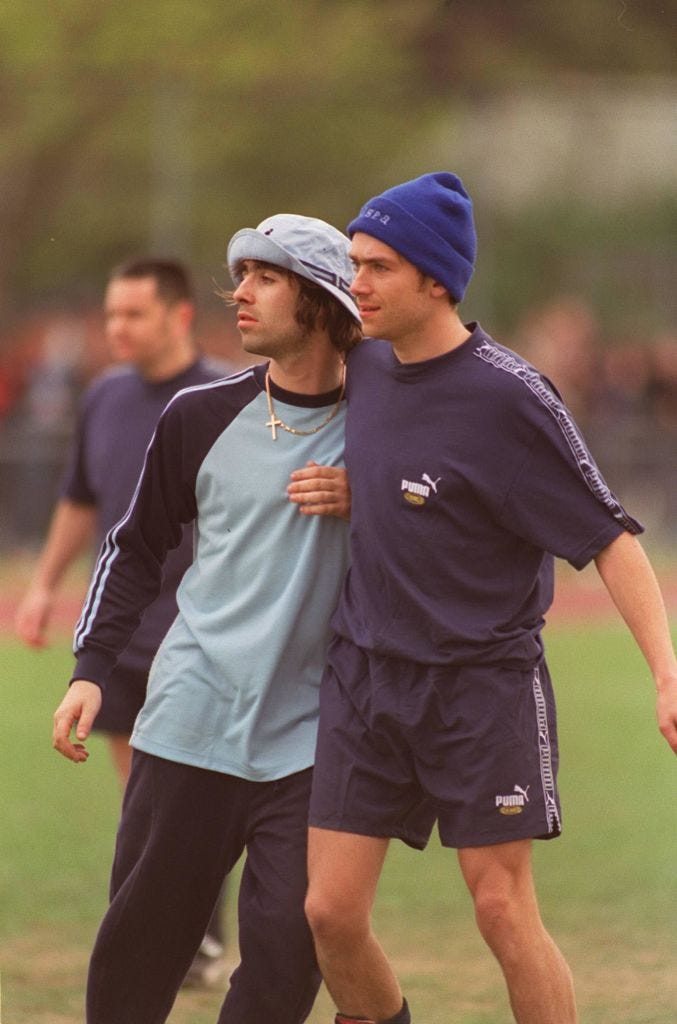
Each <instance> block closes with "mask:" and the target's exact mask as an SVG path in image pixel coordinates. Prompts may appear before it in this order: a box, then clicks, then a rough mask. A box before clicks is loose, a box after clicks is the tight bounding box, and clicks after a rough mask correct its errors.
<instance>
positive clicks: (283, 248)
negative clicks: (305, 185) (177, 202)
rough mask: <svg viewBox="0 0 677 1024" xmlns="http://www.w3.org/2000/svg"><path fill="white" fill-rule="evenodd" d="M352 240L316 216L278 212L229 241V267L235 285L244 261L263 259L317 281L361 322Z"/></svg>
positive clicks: (240, 232)
mask: <svg viewBox="0 0 677 1024" xmlns="http://www.w3.org/2000/svg"><path fill="white" fill-rule="evenodd" d="M349 248H350V242H349V240H348V239H347V238H346V236H345V235H344V234H343V233H342V232H341V231H339V230H338V229H337V228H335V227H332V225H331V224H327V223H326V221H323V220H319V219H318V218H317V217H302V216H301V215H300V214H296V213H276V214H275V215H274V216H272V217H267V218H266V220H262V221H261V223H260V224H259V225H258V227H256V228H242V230H241V231H237V232H236V233H235V234H234V235H233V237H232V238H231V240H230V242H229V243H228V255H227V257H226V259H227V262H228V270H229V271H230V276H231V277H232V279H233V281H234V282H235V284H236V285H238V284H239V283H240V281H241V280H242V274H241V271H240V263H241V261H242V260H261V261H262V262H264V263H271V264H273V265H274V266H276V267H284V269H285V270H292V271H293V272H294V273H295V274H299V275H300V276H301V277H305V278H307V279H308V280H309V281H314V282H315V284H318V285H320V287H322V288H325V289H326V290H327V291H328V292H330V293H331V294H332V295H333V296H334V298H336V299H338V301H339V302H341V303H342V304H343V305H344V306H345V308H346V309H347V310H348V312H349V313H350V314H351V315H352V316H353V317H355V319H356V320H357V321H358V323H359V321H360V316H359V313H358V311H357V306H356V304H355V299H354V298H353V296H352V295H351V294H350V282H351V281H352V278H353V268H352V264H351V262H350V257H349V255H348V252H349Z"/></svg>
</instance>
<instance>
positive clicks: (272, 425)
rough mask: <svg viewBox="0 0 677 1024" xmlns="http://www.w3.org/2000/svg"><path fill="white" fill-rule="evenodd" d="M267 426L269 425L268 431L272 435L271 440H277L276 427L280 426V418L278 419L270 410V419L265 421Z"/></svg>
mask: <svg viewBox="0 0 677 1024" xmlns="http://www.w3.org/2000/svg"><path fill="white" fill-rule="evenodd" d="M266 426H267V427H270V432H271V434H272V435H273V441H277V428H278V427H281V426H282V420H278V418H277V416H276V415H275V413H274V412H271V414H270V419H269V420H268V421H267V423H266Z"/></svg>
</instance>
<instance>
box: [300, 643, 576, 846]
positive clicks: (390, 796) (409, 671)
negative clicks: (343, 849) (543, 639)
mask: <svg viewBox="0 0 677 1024" xmlns="http://www.w3.org/2000/svg"><path fill="white" fill-rule="evenodd" d="M557 764H558V753H557V735H556V721H555V702H554V696H553V692H552V685H551V681H550V676H549V673H548V670H547V667H546V665H545V662H543V661H542V662H540V663H539V664H537V665H535V666H531V667H524V666H517V667H516V666H508V667H506V666H500V665H493V664H490V665H461V666H449V665H421V664H418V663H416V662H410V661H403V660H401V659H398V658H390V657H386V656H383V655H379V654H373V653H372V652H369V651H364V650H362V649H361V648H359V647H356V646H355V645H354V644H352V643H351V642H350V641H347V640H345V639H343V638H341V637H338V638H336V639H334V641H333V642H332V644H331V647H330V651H329V662H328V666H327V670H326V672H325V675H324V678H323V680H322V687H321V691H320V726H319V733H318V743H317V754H316V759H315V770H314V776H313V790H312V797H311V803H310V823H311V825H314V826H316V827H317V828H326V829H335V830H338V831H342V832H353V833H357V834H358V835H368V836H379V837H392V838H398V839H402V840H403V841H404V842H405V843H408V844H409V845H410V846H413V847H415V848H417V849H423V848H424V846H425V845H426V843H427V842H428V839H429V838H430V834H431V832H432V829H433V826H434V824H435V822H437V825H438V830H439V834H440V839H441V842H442V844H443V845H444V846H451V847H456V848H463V847H468V846H489V845H492V844H495V843H506V842H512V841H514V840H516V839H526V838H538V839H551V838H554V837H555V836H557V835H559V833H560V831H561V815H560V805H559V798H558V794H557V788H556V776H557Z"/></svg>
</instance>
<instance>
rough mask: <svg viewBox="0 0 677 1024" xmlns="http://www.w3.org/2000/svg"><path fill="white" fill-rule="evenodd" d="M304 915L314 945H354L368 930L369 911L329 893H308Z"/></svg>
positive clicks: (335, 893) (358, 904) (337, 894)
mask: <svg viewBox="0 0 677 1024" xmlns="http://www.w3.org/2000/svg"><path fill="white" fill-rule="evenodd" d="M305 913H306V918H307V920H308V923H309V925H310V929H311V931H312V933H313V936H314V938H315V940H316V941H317V942H320V943H323V942H327V941H337V940H343V941H348V942H354V941H357V940H358V939H359V938H360V936H362V935H364V934H366V933H368V931H369V928H370V919H369V911H368V909H367V908H366V907H364V906H363V905H362V904H361V903H353V902H351V901H349V900H347V899H346V898H345V897H343V896H341V894H340V893H337V892H334V891H331V892H323V891H321V890H319V889H317V888H315V889H311V890H310V891H309V892H308V895H307V896H306V901H305Z"/></svg>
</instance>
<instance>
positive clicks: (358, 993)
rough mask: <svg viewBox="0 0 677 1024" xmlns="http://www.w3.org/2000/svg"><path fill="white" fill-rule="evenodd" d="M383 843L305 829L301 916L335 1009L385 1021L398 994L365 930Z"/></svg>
mask: <svg viewBox="0 0 677 1024" xmlns="http://www.w3.org/2000/svg"><path fill="white" fill-rule="evenodd" d="M387 850H388V840H387V839H375V838H372V837H370V836H359V835H354V834H353V833H350V832H334V831H331V830H329V829H319V828H311V829H310V833H309V839H308V875H309V887H308V896H307V899H306V915H307V917H308V921H309V923H310V927H311V929H312V932H313V937H314V939H315V949H316V952H317V959H318V962H319V965H320V970H321V971H322V975H323V977H324V981H325V984H326V986H327V989H328V990H329V993H330V995H331V997H332V999H333V1000H334V1002H335V1003H336V1006H337V1007H338V1009H339V1010H340V1011H341V1012H342V1013H344V1014H347V1015H349V1016H350V1015H352V1016H355V1017H365V1018H371V1019H372V1020H374V1021H387V1020H389V1018H391V1017H394V1016H395V1015H396V1014H398V1013H399V1012H400V1010H401V1009H402V1004H403V998H402V991H401V989H400V986H399V984H398V981H397V979H396V977H395V975H394V973H393V971H392V968H391V967H390V964H389V963H388V960H387V958H386V955H385V953H384V952H383V950H382V948H381V946H380V944H379V942H378V940H377V939H376V936H375V935H374V933H373V931H372V928H371V910H372V906H373V903H374V897H375V895H376V886H377V884H378V880H379V876H380V874H381V868H382V867H383V861H384V859H385V855H386V852H387Z"/></svg>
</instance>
